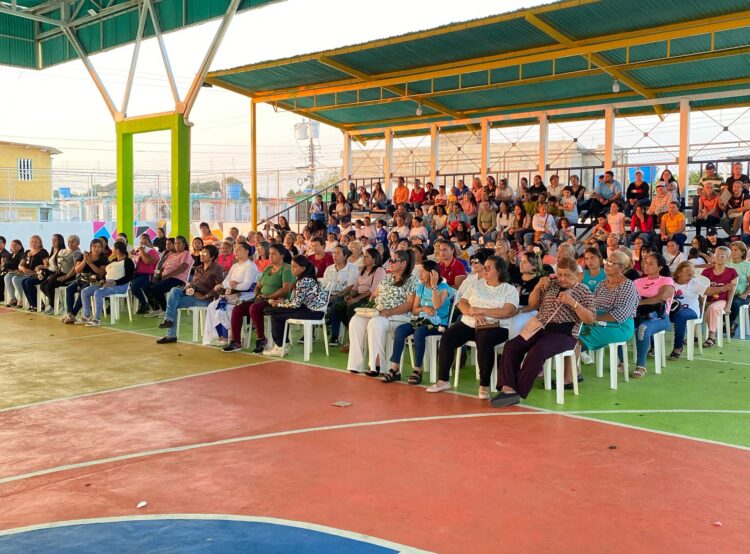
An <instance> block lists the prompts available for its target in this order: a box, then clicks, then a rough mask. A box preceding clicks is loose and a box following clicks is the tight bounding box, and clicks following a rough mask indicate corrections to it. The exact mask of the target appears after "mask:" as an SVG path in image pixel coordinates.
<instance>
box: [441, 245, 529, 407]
mask: <svg viewBox="0 0 750 554" xmlns="http://www.w3.org/2000/svg"><path fill="white" fill-rule="evenodd" d="M457 306H458V309H459V311H460V312H461V314H462V315H461V319H460V321H458V323H454V324H453V325H451V326H450V328H448V330H446V331H445V333H443V337H442V338H441V339H440V351H439V353H438V361H439V370H440V374H439V377H438V379H439V380H438V382H437V383H435V384H434V385H432V386H431V387H429V388H428V389H427V392H430V393H437V392H442V391H446V390H448V389H450V388H451V384H450V371H451V368H452V367H453V362H454V360H455V356H456V349H457V348H459V347H461V346H463V345H464V344H466V343H467V342H469V341H472V340H473V341H474V342H475V343H476V345H477V363H478V365H479V374H480V379H479V398H481V399H485V400H486V399H488V398H489V397H490V379H491V376H492V368H493V366H494V364H495V346H497V345H498V344H501V343H503V342H505V341H506V340H508V327H509V325H510V318H511V317H513V316H514V315H516V312H517V311H518V291H517V290H516V289H515V287H514V286H513V285H511V284H509V283H508V267H507V264H506V263H505V260H503V259H502V258H500V257H499V256H490V257H489V258H487V260H486V261H485V262H484V279H482V280H480V281H478V282H477V283H476V284H475V285H474V286H473V287H471V288H470V289H469V290H468V291H467V293H466V295H465V296H464V297H462V298H461V300H459V302H458V304H457Z"/></svg>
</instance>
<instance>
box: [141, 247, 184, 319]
mask: <svg viewBox="0 0 750 554" xmlns="http://www.w3.org/2000/svg"><path fill="white" fill-rule="evenodd" d="M174 248H175V251H174V252H173V253H171V254H170V255H169V256H167V259H166V260H164V265H163V266H162V267H161V276H160V279H159V281H158V282H156V281H155V282H154V283H153V285H152V286H151V294H152V295H153V297H154V301H155V302H156V304H157V306H158V310H156V311H154V312H153V314H152V315H153V317H158V316H161V315H163V314H164V312H165V311H166V309H167V293H168V292H169V291H170V290H172V289H173V288H175V287H180V286H183V285H185V284H186V283H187V282H188V276H189V275H190V268H191V267H192V266H193V258H192V256H191V255H190V251H189V250H188V243H187V239H186V238H185V237H183V236H182V235H180V236H178V237H177V238H176V239H174Z"/></svg>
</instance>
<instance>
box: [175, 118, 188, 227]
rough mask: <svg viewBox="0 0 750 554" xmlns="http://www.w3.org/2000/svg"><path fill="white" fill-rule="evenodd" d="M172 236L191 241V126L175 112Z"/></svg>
mask: <svg viewBox="0 0 750 554" xmlns="http://www.w3.org/2000/svg"><path fill="white" fill-rule="evenodd" d="M171 235H172V236H177V235H182V236H184V237H185V238H186V239H187V240H188V242H189V241H190V126H189V125H187V124H185V119H184V117H182V115H181V114H175V119H174V122H173V126H172V232H171Z"/></svg>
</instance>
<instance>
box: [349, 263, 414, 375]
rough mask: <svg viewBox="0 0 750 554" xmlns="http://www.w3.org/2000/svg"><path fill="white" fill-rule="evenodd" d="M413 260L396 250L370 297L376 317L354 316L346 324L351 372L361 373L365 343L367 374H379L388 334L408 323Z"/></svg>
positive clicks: (412, 282) (383, 360)
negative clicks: (367, 357)
mask: <svg viewBox="0 0 750 554" xmlns="http://www.w3.org/2000/svg"><path fill="white" fill-rule="evenodd" d="M413 264H414V261H413V259H412V254H411V252H409V251H408V250H399V251H398V252H396V253H395V255H394V257H393V259H392V260H391V273H389V274H388V275H386V276H385V277H384V278H383V280H382V281H380V284H379V285H378V288H377V289H376V290H375V292H374V293H373V294H372V297H371V299H372V301H373V302H374V304H375V309H376V310H377V311H378V315H377V316H375V317H372V318H369V317H364V316H361V315H355V316H354V317H352V319H351V321H350V322H349V343H350V348H349V360H348V362H347V369H349V371H351V372H352V373H362V372H363V371H364V362H365V359H364V350H365V341H367V347H368V350H369V357H370V359H369V367H370V371H368V372H367V375H369V376H370V377H377V376H378V375H380V368H379V366H378V361H380V362H383V363H385V360H386V342H387V338H388V331H389V330H395V328H396V327H398V326H399V325H400V324H401V323H406V322H408V321H410V320H411V317H410V315H409V314H410V312H411V308H412V306H413V305H414V292H415V290H416V288H417V280H416V279H415V278H414V276H413V275H412V267H413Z"/></svg>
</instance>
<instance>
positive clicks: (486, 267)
mask: <svg viewBox="0 0 750 554" xmlns="http://www.w3.org/2000/svg"><path fill="white" fill-rule="evenodd" d="M482 269H484V271H492V270H493V269H495V267H494V266H491V265H486V266H484V267H483V268H482Z"/></svg>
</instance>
